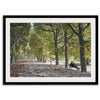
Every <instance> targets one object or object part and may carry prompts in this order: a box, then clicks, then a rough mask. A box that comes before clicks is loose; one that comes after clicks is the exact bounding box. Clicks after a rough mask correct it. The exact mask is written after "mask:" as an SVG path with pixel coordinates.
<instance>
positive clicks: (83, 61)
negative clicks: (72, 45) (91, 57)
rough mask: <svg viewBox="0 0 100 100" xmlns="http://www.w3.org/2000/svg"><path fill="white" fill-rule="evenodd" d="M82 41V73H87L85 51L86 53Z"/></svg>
mask: <svg viewBox="0 0 100 100" xmlns="http://www.w3.org/2000/svg"><path fill="white" fill-rule="evenodd" d="M81 41H82V40H81V39H80V61H81V72H86V71H87V70H86V64H85V51H84V47H83V45H82V43H81Z"/></svg>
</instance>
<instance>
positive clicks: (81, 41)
mask: <svg viewBox="0 0 100 100" xmlns="http://www.w3.org/2000/svg"><path fill="white" fill-rule="evenodd" d="M74 25H75V24H74ZM89 25H90V23H87V25H86V26H85V27H83V23H78V32H77V31H75V29H74V28H75V26H72V25H71V24H69V27H70V28H71V29H72V30H73V32H74V33H75V34H76V35H77V36H78V38H79V44H80V61H81V71H82V72H86V71H87V70H86V63H85V50H84V45H85V43H86V42H89V41H85V40H84V34H83V32H84V31H85V30H86V29H87V28H88V27H89Z"/></svg>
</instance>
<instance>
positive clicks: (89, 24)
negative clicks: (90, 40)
mask: <svg viewBox="0 0 100 100" xmlns="http://www.w3.org/2000/svg"><path fill="white" fill-rule="evenodd" d="M89 25H90V23H88V24H87V25H86V27H84V28H83V31H84V30H85V29H86V28H87V27H89Z"/></svg>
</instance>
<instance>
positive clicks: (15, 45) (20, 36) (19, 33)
mask: <svg viewBox="0 0 100 100" xmlns="http://www.w3.org/2000/svg"><path fill="white" fill-rule="evenodd" d="M29 30H30V24H29V23H11V24H10V37H11V38H10V51H11V52H10V55H11V64H12V63H14V62H15V57H16V58H17V56H18V53H17V52H18V51H19V49H20V46H21V45H23V46H24V47H25V46H26V45H27V42H28V33H29Z"/></svg>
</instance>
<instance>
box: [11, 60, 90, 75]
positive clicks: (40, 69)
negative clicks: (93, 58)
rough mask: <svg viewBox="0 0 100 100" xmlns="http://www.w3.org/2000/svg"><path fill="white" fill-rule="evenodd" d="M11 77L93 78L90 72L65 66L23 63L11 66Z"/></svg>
mask: <svg viewBox="0 0 100 100" xmlns="http://www.w3.org/2000/svg"><path fill="white" fill-rule="evenodd" d="M10 75H11V77H91V74H90V73H89V72H87V73H85V72H81V71H79V70H74V69H66V68H64V66H63V65H59V66H55V65H50V64H40V63H31V62H30V63H29V62H26V61H21V62H18V63H16V64H13V65H11V71H10Z"/></svg>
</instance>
